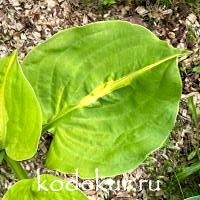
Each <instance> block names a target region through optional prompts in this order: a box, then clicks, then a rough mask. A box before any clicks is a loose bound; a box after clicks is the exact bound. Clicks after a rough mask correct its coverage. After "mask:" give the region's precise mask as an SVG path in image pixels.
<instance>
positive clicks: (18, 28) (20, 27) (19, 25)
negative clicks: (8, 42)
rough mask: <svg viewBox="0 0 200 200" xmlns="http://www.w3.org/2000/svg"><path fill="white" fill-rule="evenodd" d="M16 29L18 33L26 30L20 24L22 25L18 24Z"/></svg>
mask: <svg viewBox="0 0 200 200" xmlns="http://www.w3.org/2000/svg"><path fill="white" fill-rule="evenodd" d="M15 27H16V30H17V31H21V30H22V29H23V28H24V26H23V25H22V24H20V23H17V24H16V25H15Z"/></svg>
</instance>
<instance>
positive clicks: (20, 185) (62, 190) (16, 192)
mask: <svg viewBox="0 0 200 200" xmlns="http://www.w3.org/2000/svg"><path fill="white" fill-rule="evenodd" d="M66 185H67V189H66ZM41 186H42V187H41ZM68 188H69V189H70V190H73V191H69V189H68ZM74 189H76V188H75V187H74V186H73V185H72V184H70V183H68V182H67V181H65V180H62V179H60V178H58V177H55V176H52V175H41V176H40V180H39V179H38V177H37V178H34V179H24V180H21V181H19V182H17V183H16V184H15V185H13V186H12V187H11V188H10V189H9V190H8V192H7V193H6V194H5V196H4V197H3V200H13V199H15V200H22V199H23V200H51V199H52V200H87V199H88V198H87V197H86V196H85V195H84V194H83V193H82V192H81V191H80V190H74ZM77 189H78V188H77ZM46 190H48V191H46Z"/></svg>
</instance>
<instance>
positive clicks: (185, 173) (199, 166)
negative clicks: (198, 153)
mask: <svg viewBox="0 0 200 200" xmlns="http://www.w3.org/2000/svg"><path fill="white" fill-rule="evenodd" d="M199 171H200V161H199V162H196V163H194V164H193V165H191V166H189V167H184V168H183V169H182V171H181V172H179V173H178V174H177V177H178V179H179V180H180V181H182V180H184V179H186V178H188V177H189V176H190V175H192V174H194V173H197V172H199Z"/></svg>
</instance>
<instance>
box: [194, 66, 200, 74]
mask: <svg viewBox="0 0 200 200" xmlns="http://www.w3.org/2000/svg"><path fill="white" fill-rule="evenodd" d="M192 71H193V72H197V73H200V66H198V67H194V68H193V69H192Z"/></svg>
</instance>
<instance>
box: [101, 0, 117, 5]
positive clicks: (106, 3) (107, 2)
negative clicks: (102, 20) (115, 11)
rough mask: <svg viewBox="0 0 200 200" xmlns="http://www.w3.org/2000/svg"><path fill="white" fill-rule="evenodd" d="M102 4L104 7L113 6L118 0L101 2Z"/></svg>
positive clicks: (103, 0) (102, 0)
mask: <svg viewBox="0 0 200 200" xmlns="http://www.w3.org/2000/svg"><path fill="white" fill-rule="evenodd" d="M101 3H102V4H104V5H112V4H114V3H116V0H101Z"/></svg>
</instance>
